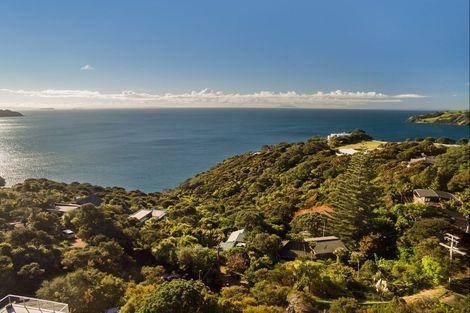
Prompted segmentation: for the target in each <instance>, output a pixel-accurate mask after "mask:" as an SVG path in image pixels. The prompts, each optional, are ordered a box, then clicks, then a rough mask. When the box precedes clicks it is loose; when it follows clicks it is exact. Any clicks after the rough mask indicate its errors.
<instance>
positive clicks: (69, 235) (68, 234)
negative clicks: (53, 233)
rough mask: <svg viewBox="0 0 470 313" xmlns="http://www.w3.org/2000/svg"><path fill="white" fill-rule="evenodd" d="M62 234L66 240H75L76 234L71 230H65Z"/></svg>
mask: <svg viewBox="0 0 470 313" xmlns="http://www.w3.org/2000/svg"><path fill="white" fill-rule="evenodd" d="M62 234H63V235H64V237H65V238H67V239H75V233H74V232H73V230H71V229H64V230H63V231H62Z"/></svg>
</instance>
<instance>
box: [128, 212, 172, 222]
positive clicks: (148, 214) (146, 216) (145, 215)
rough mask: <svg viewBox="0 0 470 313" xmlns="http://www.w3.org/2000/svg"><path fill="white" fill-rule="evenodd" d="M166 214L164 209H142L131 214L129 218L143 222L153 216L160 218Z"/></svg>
mask: <svg viewBox="0 0 470 313" xmlns="http://www.w3.org/2000/svg"><path fill="white" fill-rule="evenodd" d="M165 215H166V212H165V211H162V210H148V209H140V210H139V211H137V212H135V213H134V214H131V215H129V219H136V220H137V221H138V222H139V223H143V222H145V221H146V220H149V219H151V218H154V219H156V220H160V219H162V218H163V217H165Z"/></svg>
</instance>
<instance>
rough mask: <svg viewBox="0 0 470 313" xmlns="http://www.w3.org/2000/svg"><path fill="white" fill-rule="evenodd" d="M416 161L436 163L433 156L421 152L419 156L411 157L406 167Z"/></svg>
mask: <svg viewBox="0 0 470 313" xmlns="http://www.w3.org/2000/svg"><path fill="white" fill-rule="evenodd" d="M418 162H424V163H426V164H434V163H436V158H435V157H433V156H426V155H425V154H424V153H423V154H421V157H420V158H411V159H410V161H409V162H408V165H407V167H410V166H411V164H414V163H418Z"/></svg>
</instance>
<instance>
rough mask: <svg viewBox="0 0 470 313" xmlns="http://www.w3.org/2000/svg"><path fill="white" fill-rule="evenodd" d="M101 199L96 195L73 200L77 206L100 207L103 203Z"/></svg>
mask: <svg viewBox="0 0 470 313" xmlns="http://www.w3.org/2000/svg"><path fill="white" fill-rule="evenodd" d="M103 202H104V201H103V199H101V198H100V197H98V196H97V195H89V196H86V197H77V198H76V199H75V203H76V204H79V205H84V204H93V205H94V206H100V205H101V204H102V203H103Z"/></svg>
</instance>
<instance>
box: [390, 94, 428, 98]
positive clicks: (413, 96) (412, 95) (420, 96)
mask: <svg viewBox="0 0 470 313" xmlns="http://www.w3.org/2000/svg"><path fill="white" fill-rule="evenodd" d="M394 97H395V98H397V99H420V98H426V96H423V95H418V94H415V93H405V94H401V95H396V96H394Z"/></svg>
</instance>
